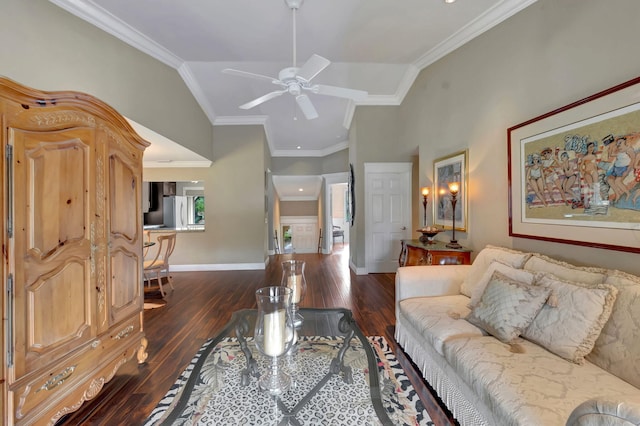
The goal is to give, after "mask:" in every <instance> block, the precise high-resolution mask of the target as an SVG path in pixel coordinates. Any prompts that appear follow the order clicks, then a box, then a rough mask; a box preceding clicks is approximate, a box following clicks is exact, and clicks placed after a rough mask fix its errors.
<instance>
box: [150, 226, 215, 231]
mask: <svg viewBox="0 0 640 426" xmlns="http://www.w3.org/2000/svg"><path fill="white" fill-rule="evenodd" d="M142 229H144V230H145V231H150V232H167V231H176V232H204V230H205V227H204V225H189V226H185V227H180V228H171V227H168V226H164V225H144V226H143V227H142Z"/></svg>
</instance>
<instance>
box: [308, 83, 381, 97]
mask: <svg viewBox="0 0 640 426" xmlns="http://www.w3.org/2000/svg"><path fill="white" fill-rule="evenodd" d="M307 90H310V91H312V92H313V93H317V94H319V95H327V96H337V97H339V98H348V99H353V100H354V101H364V100H365V99H367V96H369V93H368V92H366V91H364V90H356V89H347V88H346V87H336V86H327V85H325V84H314V85H313V86H311V87H309V88H308V89H307Z"/></svg>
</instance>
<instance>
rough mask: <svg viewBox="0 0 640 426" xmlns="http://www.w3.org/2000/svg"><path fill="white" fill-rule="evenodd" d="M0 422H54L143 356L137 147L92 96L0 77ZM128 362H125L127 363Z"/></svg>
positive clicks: (140, 147)
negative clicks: (0, 323) (46, 89)
mask: <svg viewBox="0 0 640 426" xmlns="http://www.w3.org/2000/svg"><path fill="white" fill-rule="evenodd" d="M0 123H2V135H1V142H2V143H1V144H0V149H1V150H2V157H1V159H2V160H1V161H0V164H1V166H0V167H1V170H0V179H1V180H2V185H0V191H1V198H2V215H3V220H2V225H1V226H2V228H3V229H2V254H3V262H2V263H1V265H0V267H1V268H2V287H3V288H2V290H3V291H2V292H1V293H0V299H1V306H2V312H3V315H2V318H3V326H2V328H1V331H0V333H2V336H1V337H2V339H1V341H2V345H3V350H2V353H1V354H0V359H1V362H2V369H1V371H2V377H1V379H2V391H3V392H2V400H1V401H0V405H1V411H2V419H1V421H0V422H1V423H2V424H4V425H23V424H24V425H31V424H36V425H40V424H55V423H56V422H57V421H58V420H59V419H60V418H61V417H63V416H64V415H65V414H68V413H70V412H72V411H75V410H77V409H78V408H79V407H80V406H81V405H82V404H83V403H84V402H85V401H88V400H90V399H92V398H94V397H95V396H96V395H97V394H98V393H99V392H100V390H101V389H102V387H103V385H104V384H105V383H106V382H108V381H109V380H110V379H111V378H112V377H113V376H114V375H115V373H116V371H117V370H118V368H119V367H121V366H122V365H123V364H125V363H126V362H128V361H129V360H131V359H132V358H133V357H134V356H137V359H138V362H140V363H142V362H144V361H145V360H146V357H147V353H146V346H147V341H146V339H145V336H144V332H143V326H142V312H143V303H144V293H143V290H144V289H143V283H142V223H141V221H142V214H141V184H142V154H143V151H144V148H145V147H146V146H148V142H146V141H144V140H143V139H142V138H140V136H138V135H137V134H136V133H135V132H134V131H133V129H132V128H131V126H130V125H129V124H128V123H127V121H126V120H125V119H124V118H123V117H122V116H121V115H120V114H118V113H117V112H116V111H115V110H114V109H113V108H111V107H109V106H108V105H106V104H105V103H103V102H101V101H100V100H98V99H96V98H94V97H92V96H89V95H86V94H83V93H78V92H42V91H38V90H34V89H31V88H28V87H25V86H22V85H20V84H18V83H15V82H13V81H11V80H8V79H4V78H0ZM132 362H134V361H132Z"/></svg>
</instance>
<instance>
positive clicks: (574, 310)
mask: <svg viewBox="0 0 640 426" xmlns="http://www.w3.org/2000/svg"><path fill="white" fill-rule="evenodd" d="M536 285H540V286H542V287H545V288H549V289H550V290H551V291H552V297H551V298H550V299H552V300H553V301H554V304H553V306H551V305H550V304H549V303H547V304H545V305H544V306H543V307H542V309H541V310H540V312H538V315H536V317H535V318H534V319H533V322H531V324H530V325H529V327H527V328H526V329H525V330H524V332H523V333H522V337H524V338H525V339H529V340H531V341H532V342H535V343H537V344H539V345H541V346H543V347H545V348H546V349H547V350H549V351H551V352H553V353H554V354H556V355H559V356H561V357H562V358H564V359H566V360H568V361H571V362H575V363H577V364H582V362H584V357H585V355H587V354H588V353H589V352H591V350H592V349H593V345H594V344H595V342H596V339H597V338H598V336H599V335H600V331H601V330H602V327H604V325H605V323H606V322H607V320H608V319H609V316H610V315H611V309H612V307H613V303H614V302H615V300H616V294H617V293H618V290H617V289H616V288H615V287H613V286H611V285H604V284H598V285H597V286H596V287H592V288H587V287H584V285H581V284H579V283H569V282H566V281H562V280H560V279H558V278H557V277H555V276H554V275H549V274H544V275H542V276H541V277H540V278H539V279H538V280H536Z"/></svg>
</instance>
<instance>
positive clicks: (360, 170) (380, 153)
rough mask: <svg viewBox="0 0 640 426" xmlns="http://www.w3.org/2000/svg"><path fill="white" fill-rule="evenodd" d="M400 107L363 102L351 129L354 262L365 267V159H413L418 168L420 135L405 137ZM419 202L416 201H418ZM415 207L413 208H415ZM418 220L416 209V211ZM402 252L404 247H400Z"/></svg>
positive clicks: (411, 160) (415, 187) (350, 241)
mask: <svg viewBox="0 0 640 426" xmlns="http://www.w3.org/2000/svg"><path fill="white" fill-rule="evenodd" d="M398 114H399V108H398V107H394V106H363V107H358V108H357V109H356V112H355V115H354V119H353V124H352V131H351V132H350V136H349V138H350V146H349V150H350V153H349V154H350V160H349V161H350V162H352V163H353V164H354V171H355V188H356V214H355V223H354V226H353V227H352V228H351V233H350V234H349V244H350V247H349V249H350V251H351V262H352V264H353V266H354V267H356V268H364V267H365V266H366V263H365V259H366V256H365V238H364V235H365V226H364V220H365V215H364V208H363V206H364V163H370V162H409V163H413V168H414V169H417V168H418V164H417V157H416V155H415V154H416V152H417V150H418V143H419V138H417V139H416V140H403V139H401V138H400V137H401V129H400V128H399V115H398ZM417 187H418V186H417V183H416V182H412V191H413V192H414V193H417ZM414 202H415V201H414ZM414 210H415V209H413V208H412V212H413V211H414ZM413 216H414V220H415V217H416V215H415V212H414V214H413ZM398 254H400V247H398Z"/></svg>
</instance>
